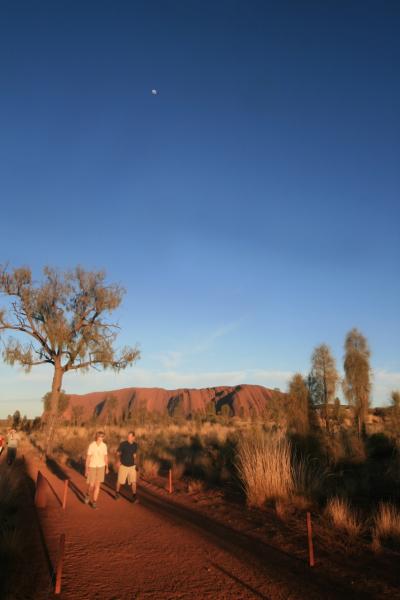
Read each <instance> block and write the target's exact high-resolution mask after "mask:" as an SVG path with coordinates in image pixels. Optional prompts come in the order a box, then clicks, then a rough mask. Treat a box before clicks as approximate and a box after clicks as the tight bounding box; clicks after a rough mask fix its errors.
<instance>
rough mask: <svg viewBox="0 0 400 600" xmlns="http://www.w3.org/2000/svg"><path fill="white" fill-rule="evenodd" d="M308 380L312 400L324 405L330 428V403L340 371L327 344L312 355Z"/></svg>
mask: <svg viewBox="0 0 400 600" xmlns="http://www.w3.org/2000/svg"><path fill="white" fill-rule="evenodd" d="M308 381H309V389H310V394H311V401H312V403H313V404H314V405H320V406H322V407H323V415H324V418H325V423H326V428H327V429H328V428H329V427H328V423H329V418H328V417H329V415H328V405H329V404H331V403H332V402H333V400H334V398H335V393H336V386H337V384H338V381H339V373H338V372H337V370H336V362H335V359H334V357H333V356H332V353H331V350H330V348H329V346H327V345H326V344H321V345H320V346H317V347H316V348H315V350H314V352H313V354H312V356H311V373H310V376H309V379H308Z"/></svg>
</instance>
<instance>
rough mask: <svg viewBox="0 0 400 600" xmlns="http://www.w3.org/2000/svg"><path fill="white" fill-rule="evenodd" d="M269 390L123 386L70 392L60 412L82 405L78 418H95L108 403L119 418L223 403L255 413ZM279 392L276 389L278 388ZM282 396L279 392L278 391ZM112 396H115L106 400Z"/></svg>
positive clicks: (104, 413)
mask: <svg viewBox="0 0 400 600" xmlns="http://www.w3.org/2000/svg"><path fill="white" fill-rule="evenodd" d="M274 393H276V392H274V391H273V390H270V389H267V388H265V387H263V386H261V385H237V386H235V387H229V386H223V387H212V388H203V389H187V388H183V389H178V390H165V389H162V388H125V389H122V390H113V391H109V392H93V393H91V394H84V395H77V394H73V395H71V396H70V402H69V406H68V408H67V410H66V411H65V413H64V417H65V418H66V419H71V418H72V415H73V407H74V406H82V410H83V413H82V416H80V419H81V420H82V421H87V420H88V419H90V418H92V417H93V416H94V415H97V416H98V418H99V421H100V422H101V421H104V420H106V418H107V414H108V408H107V407H108V406H109V408H110V411H112V414H113V416H115V417H116V418H118V419H120V418H121V417H123V416H125V417H127V416H128V415H129V414H131V415H132V414H134V413H138V412H140V411H147V412H149V413H152V412H158V413H161V414H171V415H172V414H175V415H176V414H182V415H184V416H189V415H192V416H193V415H194V414H196V413H200V414H205V413H207V412H209V411H210V408H211V407H212V406H213V405H214V407H215V410H216V412H217V413H219V412H220V411H221V409H222V407H223V406H224V405H227V406H228V407H229V411H230V414H232V415H236V416H249V415H251V414H255V415H259V414H261V413H262V412H263V410H264V409H265V408H266V407H267V406H268V404H269V401H270V400H271V397H272V394H274ZM278 393H279V392H278ZM282 396H283V394H282ZM110 398H114V399H115V400H111V402H110V401H108V399H110Z"/></svg>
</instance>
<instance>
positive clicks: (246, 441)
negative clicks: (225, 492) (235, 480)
mask: <svg viewBox="0 0 400 600" xmlns="http://www.w3.org/2000/svg"><path fill="white" fill-rule="evenodd" d="M291 455H292V448H291V444H290V442H289V441H288V440H287V438H286V437H283V436H279V435H276V434H271V433H266V432H263V431H256V432H253V433H251V434H245V435H242V437H241V438H240V440H239V444H238V453H237V468H238V473H239V477H240V479H241V481H242V485H243V488H244V491H245V493H246V498H247V503H248V504H249V505H251V506H263V505H264V504H265V502H266V501H268V500H284V501H286V500H289V498H290V497H291V495H292V493H293V491H294V481H293V470H292V464H291Z"/></svg>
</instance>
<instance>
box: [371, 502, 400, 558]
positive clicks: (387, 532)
mask: <svg viewBox="0 0 400 600" xmlns="http://www.w3.org/2000/svg"><path fill="white" fill-rule="evenodd" d="M372 538H373V545H374V547H375V548H379V547H380V546H381V544H382V543H385V541H386V542H392V543H393V542H394V543H396V545H397V544H400V510H399V509H398V508H397V507H396V506H394V505H393V504H389V503H386V502H381V503H380V504H379V507H378V511H377V513H376V515H375V519H374V527H373V531H372Z"/></svg>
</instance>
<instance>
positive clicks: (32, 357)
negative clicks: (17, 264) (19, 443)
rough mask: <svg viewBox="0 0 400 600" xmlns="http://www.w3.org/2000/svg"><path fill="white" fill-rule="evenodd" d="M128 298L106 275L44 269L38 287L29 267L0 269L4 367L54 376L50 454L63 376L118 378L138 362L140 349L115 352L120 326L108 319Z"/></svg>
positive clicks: (125, 348) (50, 419)
mask: <svg viewBox="0 0 400 600" xmlns="http://www.w3.org/2000/svg"><path fill="white" fill-rule="evenodd" d="M124 293H125V292H124V289H123V288H122V287H121V286H119V285H116V284H107V283H106V280H105V273H104V271H86V270H85V269H83V268H82V267H76V268H75V269H73V270H70V271H64V272H62V271H58V270H56V269H53V268H50V267H45V268H44V269H43V278H42V280H41V281H39V282H37V281H35V280H34V279H33V278H32V272H31V270H30V269H29V268H27V267H22V268H16V269H13V270H9V269H8V268H7V267H0V294H1V295H2V296H3V297H4V298H5V306H4V307H3V308H0V334H2V333H4V332H9V333H11V334H12V336H11V337H9V338H8V339H7V340H5V341H4V350H3V358H4V361H5V362H6V363H7V364H9V365H15V364H17V365H20V366H21V367H22V368H23V369H24V370H25V371H26V372H29V371H30V370H31V368H32V367H35V366H38V365H50V366H51V367H52V370H53V378H52V384H51V393H50V396H49V400H48V404H49V419H48V422H49V425H48V440H47V449H49V445H50V444H51V438H52V432H53V429H54V424H55V420H56V417H57V413H58V408H59V400H60V395H61V386H62V382H63V377H64V375H65V374H66V373H69V372H71V371H81V372H86V371H88V370H89V369H90V368H97V369H113V370H114V371H116V372H118V371H120V370H121V369H125V368H126V367H128V366H129V365H131V364H133V363H134V362H135V361H136V360H137V359H138V358H139V356H140V352H139V350H138V348H137V347H124V348H122V349H120V350H118V349H117V348H116V347H115V343H116V339H117V335H118V332H119V326H118V324H117V323H116V322H113V321H111V320H110V315H111V313H113V312H114V311H115V310H116V309H117V308H118V307H119V306H120V304H121V302H122V298H123V296H124ZM50 450H51V448H50Z"/></svg>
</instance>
